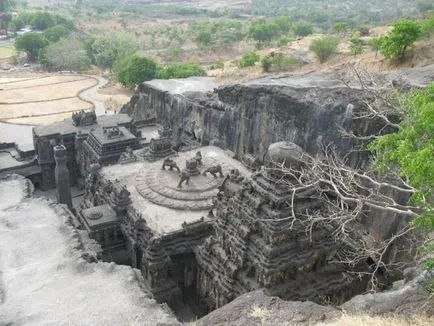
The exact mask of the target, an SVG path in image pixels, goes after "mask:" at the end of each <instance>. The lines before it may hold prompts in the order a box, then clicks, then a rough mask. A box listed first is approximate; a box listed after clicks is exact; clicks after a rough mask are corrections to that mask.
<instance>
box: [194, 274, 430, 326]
mask: <svg viewBox="0 0 434 326" xmlns="http://www.w3.org/2000/svg"><path fill="white" fill-rule="evenodd" d="M344 313H345V314H350V315H364V314H366V315H371V316H373V315H406V316H407V315H416V314H417V315H423V314H427V315H430V316H433V315H434V297H433V296H432V295H431V294H430V293H429V292H428V291H427V289H426V281H425V279H424V277H421V276H420V277H418V278H416V279H415V280H413V281H411V282H408V283H407V284H403V285H401V286H399V287H398V288H397V289H395V290H390V291H385V292H382V293H376V294H365V295H359V296H356V297H354V298H353V299H352V300H350V301H348V302H346V303H345V304H343V305H342V306H340V307H337V308H333V307H330V306H321V305H318V304H315V303H313V302H309V301H305V302H300V301H283V300H280V299H279V298H276V297H269V296H267V295H265V294H264V292H263V291H254V292H250V293H246V294H244V295H242V296H240V297H238V298H237V299H235V300H234V301H232V302H231V303H229V304H227V305H225V306H224V307H222V308H220V309H217V310H215V311H213V312H212V313H210V314H209V315H207V316H205V317H203V318H202V319H200V320H199V321H198V322H196V324H195V325H196V326H205V325H215V326H223V325H228V326H229V325H231V326H237V325H240V326H241V325H261V326H263V325H270V326H271V325H314V324H317V323H320V322H322V321H330V320H332V319H335V318H339V317H341V316H342V315H343V314H344Z"/></svg>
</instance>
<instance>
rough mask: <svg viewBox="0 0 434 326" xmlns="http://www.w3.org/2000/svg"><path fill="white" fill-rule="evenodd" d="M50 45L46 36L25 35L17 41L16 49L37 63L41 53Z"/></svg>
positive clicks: (31, 33) (36, 34)
mask: <svg viewBox="0 0 434 326" xmlns="http://www.w3.org/2000/svg"><path fill="white" fill-rule="evenodd" d="M47 45H48V41H47V40H46V39H45V37H44V36H42V35H41V34H38V33H33V32H30V33H25V34H23V35H21V36H18V37H17V38H16V39H15V43H14V46H15V49H17V50H18V51H24V52H26V53H27V55H28V56H29V59H30V60H32V61H35V60H36V59H37V58H38V55H39V51H41V50H42V49H43V48H45V47H46V46H47Z"/></svg>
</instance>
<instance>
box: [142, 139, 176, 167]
mask: <svg viewBox="0 0 434 326" xmlns="http://www.w3.org/2000/svg"><path fill="white" fill-rule="evenodd" d="M173 154H175V151H174V150H173V149H172V143H171V142H170V139H169V138H161V139H151V142H150V144H149V152H148V153H146V154H145V155H144V157H145V159H146V160H148V161H150V162H155V161H158V160H160V159H163V158H165V157H168V156H172V155H173Z"/></svg>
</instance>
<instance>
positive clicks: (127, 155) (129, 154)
mask: <svg viewBox="0 0 434 326" xmlns="http://www.w3.org/2000/svg"><path fill="white" fill-rule="evenodd" d="M136 161H137V155H136V154H134V152H133V149H132V148H131V147H130V146H127V148H126V149H125V152H124V153H122V154H121V156H120V157H119V161H118V163H120V164H126V163H132V162H136Z"/></svg>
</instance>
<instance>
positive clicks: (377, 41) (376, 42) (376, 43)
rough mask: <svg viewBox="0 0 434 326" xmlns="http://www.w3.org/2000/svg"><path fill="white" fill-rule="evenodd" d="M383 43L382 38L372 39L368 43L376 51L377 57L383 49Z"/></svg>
mask: <svg viewBox="0 0 434 326" xmlns="http://www.w3.org/2000/svg"><path fill="white" fill-rule="evenodd" d="M381 42H382V38H380V37H379V38H371V39H370V40H369V41H368V44H369V45H370V46H371V47H372V49H373V50H375V55H377V53H378V51H380V49H381Z"/></svg>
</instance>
